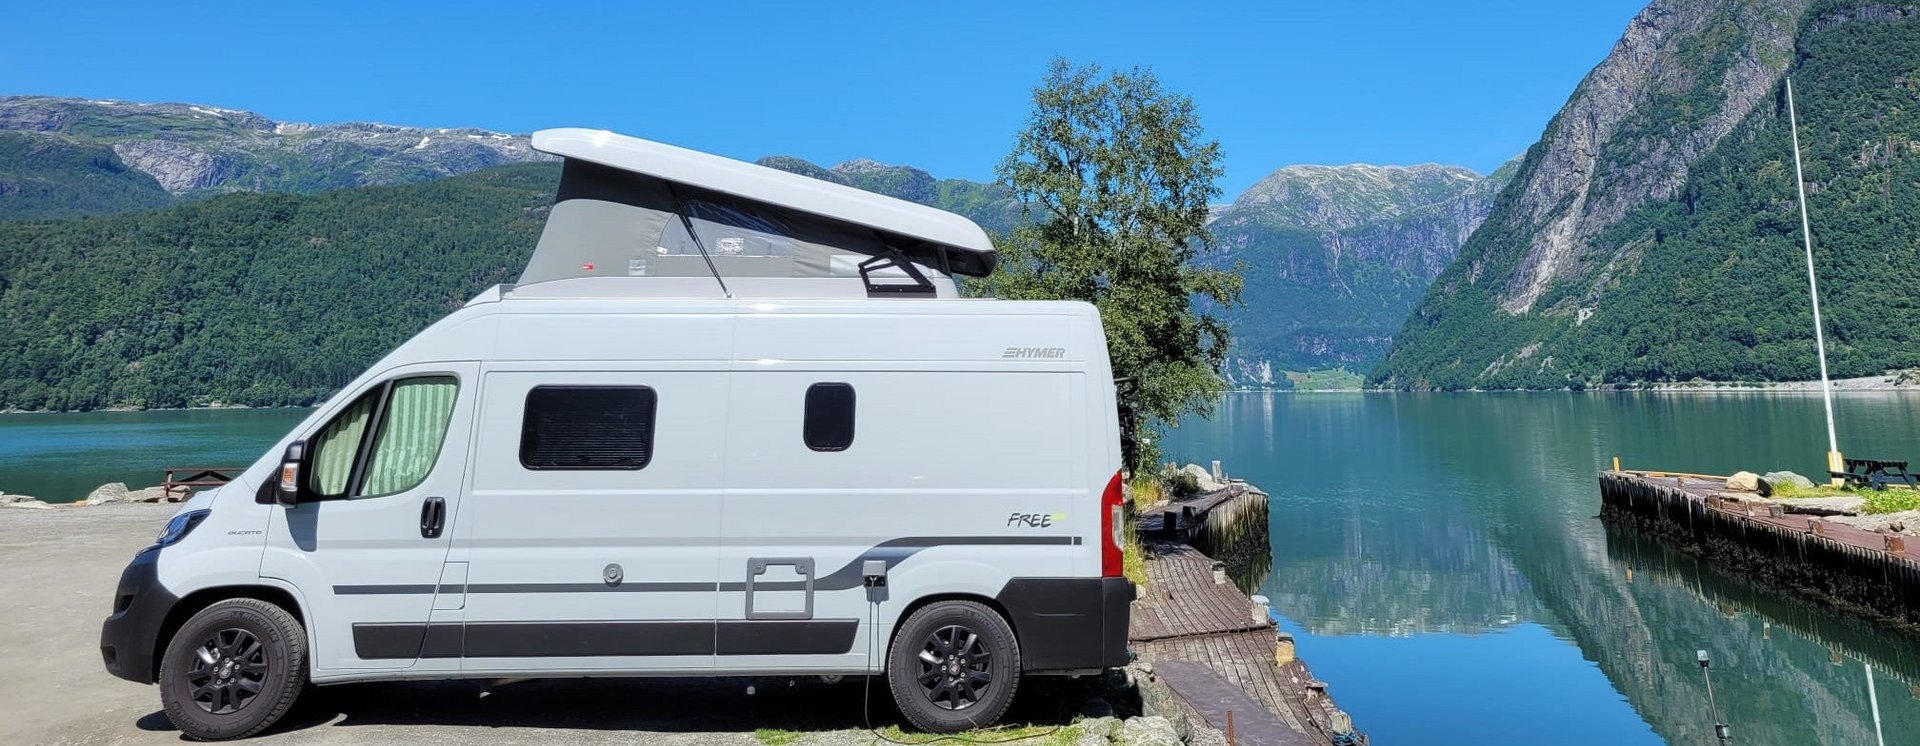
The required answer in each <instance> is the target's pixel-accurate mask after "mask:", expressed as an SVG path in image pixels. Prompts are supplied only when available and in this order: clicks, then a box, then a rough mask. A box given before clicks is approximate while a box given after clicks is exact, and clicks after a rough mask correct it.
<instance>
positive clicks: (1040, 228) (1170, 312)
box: [984, 59, 1240, 466]
mask: <svg viewBox="0 0 1920 746" xmlns="http://www.w3.org/2000/svg"><path fill="white" fill-rule="evenodd" d="M1219 162H1220V143H1219V141H1217V140H1210V139H1206V137H1205V135H1204V133H1203V132H1202V131H1201V128H1200V119H1199V116H1198V115H1197V114H1196V113H1195V111H1194V106H1193V99H1190V98H1187V97H1186V96H1182V95H1179V94H1177V93H1173V92H1169V91H1167V90H1166V89H1164V88H1162V87H1161V85H1160V81H1159V79H1158V78H1155V77H1154V75H1153V73H1152V72H1150V71H1147V70H1142V69H1138V68H1136V69H1133V70H1127V71H1116V72H1113V73H1111V74H1104V73H1103V72H1102V70H1101V69H1100V68H1099V66H1097V65H1085V66H1075V65H1072V64H1070V63H1068V62H1067V61H1066V60H1062V59H1055V60H1054V61H1053V63H1052V64H1051V65H1050V66H1049V67H1048V70H1047V76H1046V78H1045V80H1044V81H1042V83H1041V85H1040V87H1038V88H1035V89H1034V91H1033V112H1032V114H1030V115H1029V116H1028V118H1027V123H1026V128H1025V129H1024V130H1022V131H1021V132H1020V134H1019V137H1018V140H1017V141H1016V144H1015V146H1014V149H1013V152H1012V153H1011V154H1009V155H1008V156H1007V158H1006V160H1004V161H1002V162H1001V163H1000V166H999V169H998V170H999V175H1000V178H1001V180H1002V181H1003V182H1005V183H1006V184H1008V185H1010V186H1011V187H1012V188H1013V190H1014V193H1015V194H1016V196H1018V197H1019V199H1020V201H1021V203H1022V205H1023V206H1024V208H1025V209H1026V214H1027V217H1028V220H1027V222H1026V223H1025V224H1024V225H1022V226H1021V227H1019V228H1016V229H1015V230H1014V232H1013V233H1012V235H1010V236H1008V237H1006V240H1005V241H1003V253H1004V256H1003V261H1002V263H1001V269H1000V271H999V272H997V273H996V274H995V275H994V276H993V277H991V278H989V279H988V281H987V282H986V283H985V288H984V289H985V290H986V291H987V292H988V293H990V294H992V295H995V296H998V297H1002V298H1024V299H1041V298H1067V299H1074V300H1084V301H1087V302H1090V303H1092V304H1094V305H1095V306H1096V307H1098V308H1099V309H1100V318H1101V321H1102V322H1103V323H1104V324H1105V327H1106V335H1107V348H1108V354H1109V357H1110V358H1111V359H1112V361H1113V369H1114V375H1115V376H1117V377H1120V378H1123V379H1131V380H1132V381H1133V384H1132V386H1131V388H1130V389H1129V394H1128V395H1127V398H1129V399H1131V401H1129V402H1127V403H1128V404H1130V405H1131V406H1130V407H1129V409H1130V410H1131V412H1132V417H1133V421H1132V422H1125V423H1122V426H1123V427H1129V428H1137V427H1138V426H1140V425H1147V426H1148V427H1149V428H1152V426H1153V425H1154V424H1155V423H1160V424H1164V423H1171V422H1174V421H1175V420H1177V419H1178V418H1179V417H1180V416H1181V415H1183V414H1187V413H1194V414H1200V415H1202V416H1205V415H1210V414H1212V411H1213V405H1214V402H1215V401H1216V400H1217V399H1218V398H1219V396H1220V394H1221V393H1222V392H1224V391H1225V390H1226V382H1225V380H1223V379H1222V378H1221V377H1220V367H1221V365H1222V363H1223V362H1224V361H1225V359H1226V353H1227V344H1228V341H1229V340H1228V332H1227V327H1226V323H1225V322H1224V321H1223V320H1221V319H1220V318H1219V317H1217V316H1214V315H1212V314H1209V313H1206V312H1205V311H1203V310H1198V309H1196V308H1195V300H1196V299H1198V300H1199V301H1200V302H1202V303H1207V304H1211V305H1213V306H1220V305H1226V304H1231V303H1233V302H1236V301H1237V300H1238V299H1239V297H1240V276H1239V275H1238V274H1237V273H1235V272H1229V271H1223V270H1219V269H1213V268H1207V267H1202V266H1199V265H1198V264H1197V262H1196V260H1197V259H1198V258H1200V257H1201V256H1203V255H1204V254H1205V253H1206V252H1208V251H1210V250H1211V248H1212V235H1211V234H1210V233H1208V231H1207V228H1206V222H1207V206H1208V204H1209V203H1211V202H1212V201H1213V200H1214V199H1216V198H1218V197H1219V195H1220V189H1219V188H1218V187H1216V186H1214V180H1215V179H1217V178H1219V176H1220V173H1221V169H1220V165H1219ZM1135 431H1136V432H1137V431H1139V430H1135ZM1155 459H1157V449H1152V448H1146V449H1140V451H1139V456H1138V457H1137V460H1138V462H1139V463H1138V464H1129V466H1138V465H1141V464H1151V463H1152V462H1153V461H1154V460H1155Z"/></svg>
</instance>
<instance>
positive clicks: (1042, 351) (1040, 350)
mask: <svg viewBox="0 0 1920 746" xmlns="http://www.w3.org/2000/svg"><path fill="white" fill-rule="evenodd" d="M1066 356H1067V348H1065V347H1008V348H1007V351H1006V352H1003V353H1001V354H1000V357H1001V359H1003V360H1055V359H1059V358H1063V357H1066Z"/></svg>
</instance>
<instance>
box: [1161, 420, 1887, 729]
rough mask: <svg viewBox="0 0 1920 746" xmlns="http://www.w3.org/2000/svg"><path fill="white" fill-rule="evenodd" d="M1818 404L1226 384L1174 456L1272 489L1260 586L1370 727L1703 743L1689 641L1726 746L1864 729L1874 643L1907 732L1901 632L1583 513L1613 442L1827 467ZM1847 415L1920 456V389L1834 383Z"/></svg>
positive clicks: (1185, 431) (1883, 447) (1699, 687)
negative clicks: (1721, 571)
mask: <svg viewBox="0 0 1920 746" xmlns="http://www.w3.org/2000/svg"><path fill="white" fill-rule="evenodd" d="M1819 407H1820V404H1819V399H1818V398H1815V397H1803V396H1793V395H1762V394H1712V395H1699V394H1684V395H1664V394H1476V395H1433V396H1419V395H1413V396H1408V395H1394V396H1385V395H1285V394H1281V395H1239V396H1234V397H1230V398H1229V400H1228V401H1227V402H1226V404H1225V406H1224V407H1223V408H1222V409H1221V411H1220V412H1219V414H1218V416H1217V417H1216V418H1215V419H1214V420H1213V421H1210V422H1209V421H1194V422H1189V423H1185V424H1184V425H1183V426H1182V427H1181V428H1180V429H1178V430H1175V431H1173V432H1171V433H1170V434H1169V438H1168V443H1167V444H1166V450H1167V452H1168V453H1169V454H1172V455H1174V456H1177V457H1182V458H1186V459H1189V460H1196V461H1202V462H1203V463H1204V461H1205V460H1210V459H1215V458H1218V459H1222V460H1223V462H1224V466H1225V467H1226V468H1227V470H1228V471H1229V472H1230V473H1232V474H1233V475H1235V476H1240V477H1245V478H1247V479H1249V480H1250V481H1252V482H1254V483H1255V484H1258V485H1260V486H1261V487H1263V488H1265V489H1266V490H1267V491H1269V492H1271V493H1272V494H1273V501H1272V505H1273V510H1272V515H1271V517H1270V521H1269V534H1270V538H1271V543H1272V557H1271V563H1272V570H1271V572H1270V573H1269V574H1268V576H1267V578H1266V580H1265V582H1264V583H1262V584H1261V586H1260V588H1261V592H1262V593H1264V594H1265V595H1267V596H1268V597H1269V598H1270V599H1272V602H1273V607H1274V609H1275V611H1276V612H1277V613H1279V614H1281V615H1282V616H1283V617H1284V619H1283V623H1284V624H1287V625H1290V626H1291V627H1293V628H1295V629H1297V630H1298V632H1299V633H1302V634H1304V635H1307V636H1305V637H1303V638H1302V641H1301V648H1300V650H1301V653H1302V655H1303V656H1305V657H1306V659H1307V661H1308V663H1309V664H1310V665H1312V666H1313V668H1314V671H1315V672H1316V674H1318V675H1319V676H1320V677H1321V678H1323V679H1326V680H1328V681H1329V682H1331V683H1332V684H1333V687H1334V688H1333V692H1334V695H1335V697H1336V698H1338V699H1339V700H1340V701H1341V704H1342V705H1343V706H1345V707H1347V708H1348V709H1349V710H1350V711H1352V712H1353V713H1354V715H1355V717H1356V718H1357V719H1358V720H1359V722H1360V723H1361V724H1362V726H1363V727H1365V729H1366V730H1368V731H1369V732H1370V733H1372V734H1374V735H1375V736H1376V739H1377V742H1379V743H1393V742H1405V743H1451V742H1486V741H1491V742H1505V741H1503V740H1502V739H1506V740H1509V741H1512V742H1537V741H1542V740H1547V741H1553V742H1564V743H1631V742H1660V741H1667V742H1673V743H1710V742H1712V741H1713V739H1712V736H1711V733H1710V730H1709V729H1710V726H1711V722H1710V718H1709V717H1708V715H1707V703H1706V690H1705V684H1704V683H1703V681H1702V678H1701V675H1700V670H1699V666H1698V665H1696V664H1695V661H1694V655H1695V651H1696V650H1700V649H1706V650H1708V651H1709V652H1710V653H1711V654H1712V655H1713V658H1714V668H1713V676H1714V687H1715V694H1716V695H1717V699H1718V702H1719V705H1720V708H1721V711H1722V713H1723V714H1724V716H1725V718H1726V719H1727V720H1728V721H1729V722H1731V723H1732V724H1733V725H1734V727H1735V734H1736V736H1737V741H1738V742H1739V743H1755V744H1763V743H1779V744H1806V743H1872V738H1873V731H1872V720H1871V714H1870V712H1869V707H1868V704H1867V692H1866V673H1865V669H1864V667H1863V665H1862V662H1863V661H1866V662H1872V663H1873V665H1874V669H1875V671H1876V672H1877V674H1876V675H1877V679H1876V680H1877V682H1878V684H1879V686H1878V690H1879V694H1880V697H1879V699H1880V706H1881V707H1880V709H1881V711H1882V716H1883V718H1884V720H1885V723H1884V731H1885V733H1886V734H1887V742H1888V743H1909V742H1915V741H1916V739H1920V701H1916V700H1915V699H1914V698H1913V697H1912V696H1909V691H1910V684H1912V683H1913V682H1914V681H1915V680H1916V661H1920V658H1916V656H1915V653H1914V650H1913V642H1912V641H1911V640H1909V639H1907V638H1905V637H1903V636H1900V635H1898V634H1889V633H1885V632H1883V631H1880V630H1877V629H1874V628H1873V627H1871V626H1869V625H1865V624H1863V623H1859V622H1855V621H1852V620H1851V619H1850V618H1846V617H1842V616H1839V615H1836V614H1833V613H1830V612H1826V611H1824V610H1822V609H1819V608H1816V607H1812V606H1810V605H1808V604H1805V603H1802V602H1801V601H1799V600H1798V599H1797V598H1795V597H1792V596H1785V595H1781V594H1778V593H1775V592H1773V591H1771V590H1769V589H1767V588H1765V587H1764V586H1759V585H1755V584H1752V583H1748V582H1747V581H1745V580H1743V579H1740V578H1728V577H1724V576H1717V575H1716V574H1715V571H1712V570H1711V569H1710V568H1701V567H1699V566H1698V563H1695V562H1693V561H1691V560H1690V559H1689V558H1687V557H1685V556H1674V555H1671V554H1670V553H1668V552H1667V551H1666V550H1664V549H1662V548H1661V547H1659V546H1658V545H1657V544H1652V543H1649V542H1647V541H1646V540H1636V539H1635V537H1630V536H1618V535H1615V533H1614V532H1610V531H1609V530H1608V529H1607V528H1606V527H1604V526H1603V525H1602V524H1601V523H1600V522H1599V521H1598V520H1597V519H1596V518H1595V517H1594V516H1595V515H1596V514H1597V513H1598V510H1599V499H1598V491H1597V486H1596V483H1595V478H1594V475H1595V472H1596V471H1597V470H1598V469H1599V468H1600V466H1601V464H1603V463H1605V462H1606V461H1607V460H1608V459H1609V458H1610V457H1611V456H1613V455H1615V454H1618V455H1620V456H1621V457H1622V459H1623V460H1624V461H1625V462H1626V463H1628V464H1629V465H1640V466H1643V467H1650V468H1651V467H1660V468H1669V469H1675V470H1686V471H1702V472H1721V473H1725V472H1730V471H1733V470H1736V469H1740V468H1747V469H1755V468H1760V469H1772V468H1792V469H1795V470H1797V471H1801V472H1802V473H1816V472H1817V470H1818V469H1819V467H1820V466H1821V454H1822V453H1823V452H1824V450H1825V443H1824V440H1825V437H1824V431H1823V430H1822V425H1821V420H1822V416H1821V413H1820V411H1819ZM1838 419H1839V423H1840V429H1841V440H1842V443H1843V445H1845V444H1848V443H1853V444H1856V445H1853V446H1850V449H1851V451H1857V452H1859V453H1862V454H1865V455H1880V454H1902V453H1905V454H1912V453H1914V452H1915V451H1916V450H1920V433H1916V431H1915V426H1914V424H1913V423H1915V422H1920V396H1913V395H1892V394H1879V393H1875V394H1863V395H1849V396H1843V397H1841V399H1840V401H1839V412H1838ZM1629 570H1631V571H1632V575H1631V576H1630V575H1629ZM1836 651H1837V652H1836ZM1836 659H1837V660H1838V661H1839V663H1837V664H1836V663H1835V662H1834V661H1835V660H1836Z"/></svg>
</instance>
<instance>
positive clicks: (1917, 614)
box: [1600, 471, 1920, 630]
mask: <svg viewBox="0 0 1920 746" xmlns="http://www.w3.org/2000/svg"><path fill="white" fill-rule="evenodd" d="M1600 501H1601V508H1600V516H1601V518H1603V519H1606V520H1608V521H1612V522H1616V523H1624V524H1628V525H1632V526H1634V527H1635V528H1639V529H1641V530H1644V531H1646V532H1648V533H1651V534H1654V535H1655V536H1659V537H1660V538H1662V539H1665V540H1667V541H1669V542H1671V543H1673V544H1677V545H1678V546H1679V547H1680V548H1682V549H1684V550H1686V551H1689V552H1693V553H1695V554H1700V555H1703V556H1705V557H1707V558H1708V559H1711V560H1713V561H1714V562H1715V563H1716V564H1719V565H1720V566H1722V567H1725V568H1726V569H1729V570H1733V571H1736V572H1740V573H1744V574H1747V575H1750V576H1753V577H1756V578H1758V579H1760V580H1763V581H1766V582H1769V583H1772V584H1774V585H1779V586H1783V587H1786V588H1789V589H1792V590H1795V591H1798V592H1800V593H1803V594H1805V595H1808V596H1811V597H1813V598H1815V599H1817V600H1820V601H1823V602H1826V603H1829V604H1831V605H1833V606H1836V607H1839V608H1841V609H1844V610H1847V611H1850V612H1853V613H1856V614H1860V615H1862V616H1866V617H1870V618H1874V619H1878V620H1881V621H1886V622H1892V623H1895V624H1899V625H1902V626H1905V627H1907V628H1908V629H1910V630H1920V538H1916V537H1909V536H1902V535H1899V534H1882V533H1877V532H1874V531H1868V530H1865V529H1861V528H1856V527H1853V526H1849V525H1846V524H1843V523H1837V522H1834V521H1829V520H1822V519H1821V518H1819V517H1817V516H1807V515H1797V514H1792V513H1786V512H1784V511H1783V510H1781V509H1780V507H1779V506H1778V505H1772V504H1770V503H1768V501H1766V500H1765V499H1762V498H1758V497H1757V496H1746V495H1729V494H1726V489H1725V487H1724V485H1723V483H1722V482H1719V481H1716V480H1714V479H1710V478H1705V477H1700V476H1685V475H1649V474H1645V473H1634V472H1624V471H1608V472H1601V474H1600Z"/></svg>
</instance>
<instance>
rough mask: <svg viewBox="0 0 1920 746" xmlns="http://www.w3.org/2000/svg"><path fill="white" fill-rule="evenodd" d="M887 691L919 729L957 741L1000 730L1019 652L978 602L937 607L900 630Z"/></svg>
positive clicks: (1016, 678) (1008, 632)
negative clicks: (955, 736)
mask: <svg viewBox="0 0 1920 746" xmlns="http://www.w3.org/2000/svg"><path fill="white" fill-rule="evenodd" d="M886 665H887V686H888V688H889V689H891V690H892V692H893V703H894V704H895V705H897V706H898V707H899V708H900V714H902V715H904V716H906V718H907V722H908V723H911V724H912V725H913V726H914V727H915V728H918V729H920V730H923V731H929V732H933V733H955V732H959V731H963V730H967V729H970V728H985V727H987V726H990V725H993V724H994V723H996V722H999V720H1000V716H1002V715H1004V714H1006V711H1007V707H1008V706H1009V705H1011V704H1013V695H1014V691H1015V690H1016V689H1018V688H1019V685H1020V645H1019V642H1018V641H1017V640H1016V639H1014V636H1013V628H1012V627H1011V626H1009V625H1008V624H1007V621H1006V620H1005V619H1002V618H1001V617H1000V614H999V613H998V612H996V611H994V610H993V609H992V608H990V607H988V606H987V605H985V604H982V603H979V602H976V601H961V600H948V601H935V602H933V603H930V604H927V605H926V606H923V607H921V608H920V609H918V610H916V611H914V612H913V614H911V615H909V616H908V617H907V618H906V619H905V620H904V621H902V622H901V623H900V624H899V626H897V627H895V629H894V634H893V643H892V645H891V647H889V648H888V653H887V664H886Z"/></svg>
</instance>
